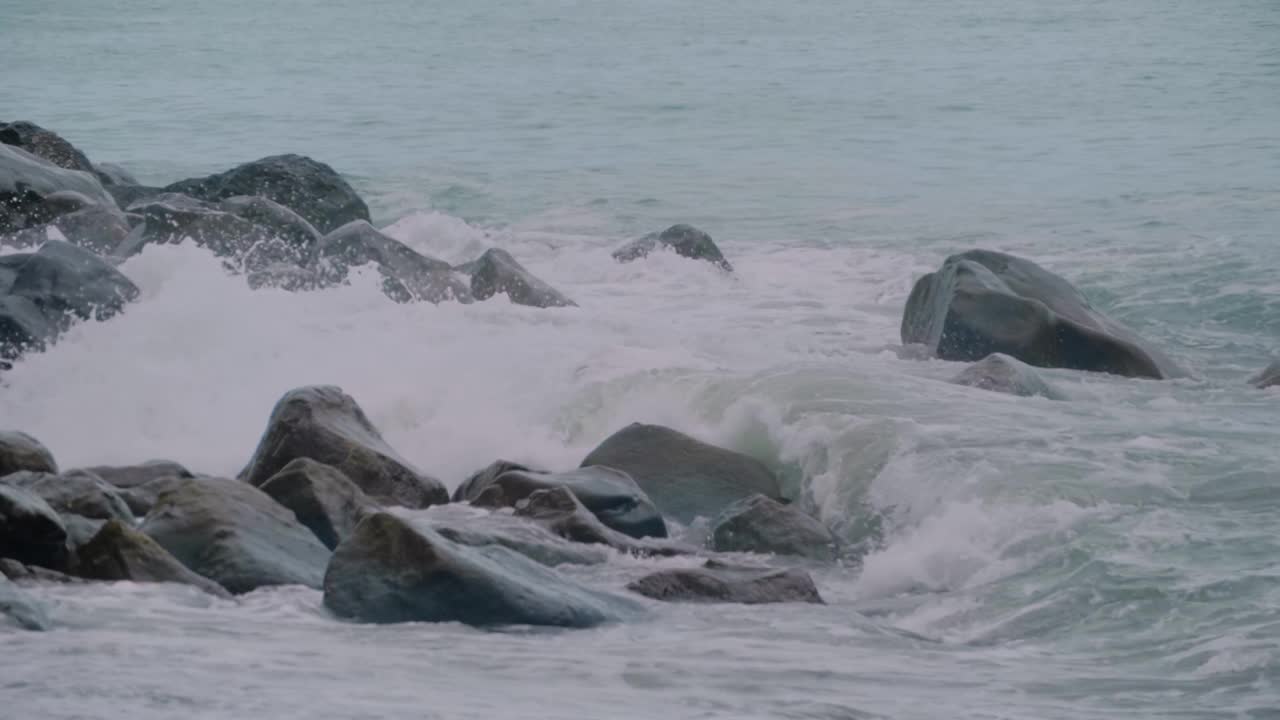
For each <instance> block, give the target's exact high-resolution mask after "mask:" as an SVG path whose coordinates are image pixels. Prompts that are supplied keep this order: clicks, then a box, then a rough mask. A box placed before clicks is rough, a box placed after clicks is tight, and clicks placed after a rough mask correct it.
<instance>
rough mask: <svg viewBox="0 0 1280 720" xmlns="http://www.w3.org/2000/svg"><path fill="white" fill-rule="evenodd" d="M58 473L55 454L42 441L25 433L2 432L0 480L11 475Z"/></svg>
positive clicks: (0, 433) (0, 437)
mask: <svg viewBox="0 0 1280 720" xmlns="http://www.w3.org/2000/svg"><path fill="white" fill-rule="evenodd" d="M22 470H29V471H31V472H47V473H56V472H58V463H56V462H54V459H53V453H51V452H49V448H46V447H45V446H44V445H41V444H40V441H39V440H37V439H35V438H33V437H31V436H30V435H28V434H26V433H23V432H16V431H0V478H2V477H4V476H5V475H9V474H10V473H16V472H20V471H22Z"/></svg>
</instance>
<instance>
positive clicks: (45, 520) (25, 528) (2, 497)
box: [0, 483, 67, 569]
mask: <svg viewBox="0 0 1280 720" xmlns="http://www.w3.org/2000/svg"><path fill="white" fill-rule="evenodd" d="M0 557H7V558H13V559H14V560H17V561H18V562H21V563H24V564H27V565H39V566H41V567H47V568H53V569H58V568H61V567H64V566H65V564H66V559H67V526H66V525H65V524H64V523H63V521H62V518H61V517H59V516H58V513H57V512H55V511H54V509H53V508H51V507H49V503H47V502H45V501H44V499H43V498H41V497H40V496H39V495H36V494H35V493H33V492H31V491H30V490H27V489H25V488H21V487H18V486H15V485H8V484H4V483H0Z"/></svg>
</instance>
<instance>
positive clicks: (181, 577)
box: [76, 520, 230, 597]
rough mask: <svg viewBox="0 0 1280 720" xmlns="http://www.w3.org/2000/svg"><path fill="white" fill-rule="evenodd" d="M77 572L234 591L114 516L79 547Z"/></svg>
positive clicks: (223, 594) (219, 593)
mask: <svg viewBox="0 0 1280 720" xmlns="http://www.w3.org/2000/svg"><path fill="white" fill-rule="evenodd" d="M76 555H77V562H76V574H78V575H80V576H81V577H83V578H88V579H90V580H130V581H133V582H141V583H181V584H183V585H194V586H195V587H198V588H200V589H201V590H203V591H205V592H207V593H209V594H211V595H216V596H218V597H230V593H228V592H227V591H226V590H224V589H223V588H222V586H221V585H219V584H217V583H216V582H214V581H212V580H210V579H208V578H206V577H202V576H200V575H197V574H196V573H194V572H192V571H191V570H188V569H187V567H186V566H184V565H183V564H182V563H180V562H178V559H177V558H175V557H174V556H173V555H170V554H169V552H168V551H167V550H165V549H164V548H162V547H160V545H159V544H158V543H156V541H155V540H152V539H151V538H149V537H147V536H146V535H143V534H142V533H140V532H138V531H137V530H134V529H133V528H132V527H131V526H129V525H126V524H125V523H122V522H120V521H119V520H111V521H109V522H107V523H106V524H104V525H103V526H102V529H101V530H99V531H98V532H97V534H95V535H94V536H93V537H92V538H91V539H90V540H89V541H88V542H86V543H84V544H82V545H81V546H80V547H79V548H77V550H76Z"/></svg>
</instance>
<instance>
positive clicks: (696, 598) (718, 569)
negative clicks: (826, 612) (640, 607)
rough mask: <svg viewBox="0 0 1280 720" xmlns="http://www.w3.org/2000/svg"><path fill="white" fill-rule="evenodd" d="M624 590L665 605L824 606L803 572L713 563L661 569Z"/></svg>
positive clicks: (811, 582) (816, 589)
mask: <svg viewBox="0 0 1280 720" xmlns="http://www.w3.org/2000/svg"><path fill="white" fill-rule="evenodd" d="M627 589H628V590H631V591H632V592H636V593H639V594H641V595H644V596H645V597H650V598H653V599H654V600H662V601H664V602H703V603H717V602H719V603H741V604H744V605H757V604H762V603H785V602H803V603H814V604H819V605H821V604H823V600H822V596H821V595H819V594H818V588H817V586H816V585H814V584H813V578H811V577H809V573H807V572H804V571H803V570H796V569H788V570H775V569H770V568H748V567H734V566H729V565H725V564H723V563H718V562H716V561H714V560H709V561H707V563H706V565H704V566H703V567H700V568H676V569H671V570H660V571H658V572H656V573H652V574H649V575H646V576H644V577H642V578H640V579H639V580H636V581H635V582H632V583H630V584H629V585H627Z"/></svg>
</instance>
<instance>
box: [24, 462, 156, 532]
mask: <svg viewBox="0 0 1280 720" xmlns="http://www.w3.org/2000/svg"><path fill="white" fill-rule="evenodd" d="M0 483H3V484H5V485H12V486H15V487H20V488H23V489H25V490H29V491H31V492H33V493H35V494H36V495H39V496H40V497H41V498H43V499H44V501H45V502H47V503H49V507H51V508H53V509H54V510H55V511H57V512H58V513H59V514H62V515H67V514H70V515H79V516H81V517H86V518H91V519H96V520H111V519H112V518H118V519H121V520H127V521H130V522H132V521H133V513H132V512H130V510H129V505H128V504H127V503H125V501H124V498H123V497H121V496H120V492H119V491H118V490H116V488H115V487H114V486H113V485H111V484H109V483H107V482H106V481H105V480H103V479H102V478H100V477H98V476H97V475H94V474H93V473H90V472H86V471H84V470H72V471H70V472H67V473H64V474H62V475H55V474H53V473H37V472H30V471H23V472H17V473H13V474H11V475H6V476H4V477H0Z"/></svg>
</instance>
